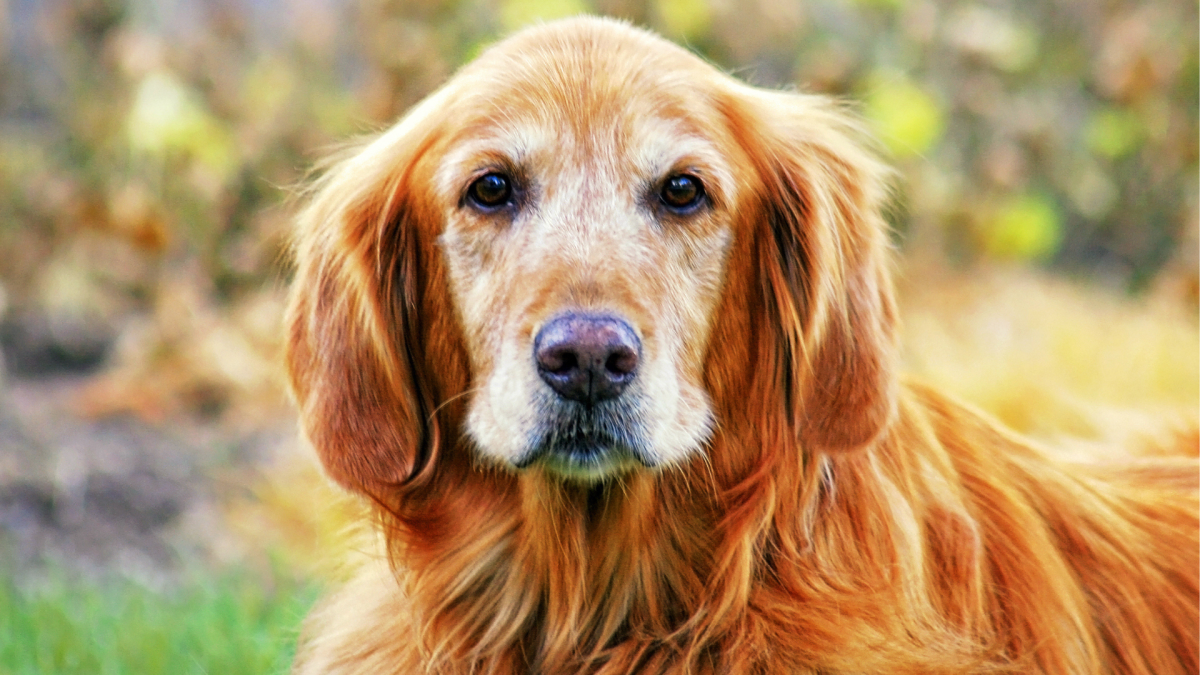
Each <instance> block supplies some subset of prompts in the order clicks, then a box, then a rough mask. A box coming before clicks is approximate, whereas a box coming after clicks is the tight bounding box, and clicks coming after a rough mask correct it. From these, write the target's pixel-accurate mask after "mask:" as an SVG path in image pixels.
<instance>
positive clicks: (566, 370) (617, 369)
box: [533, 314, 642, 405]
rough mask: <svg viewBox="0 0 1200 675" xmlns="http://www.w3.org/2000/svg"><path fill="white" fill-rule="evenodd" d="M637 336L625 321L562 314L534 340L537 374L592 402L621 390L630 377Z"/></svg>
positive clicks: (561, 390) (634, 369)
mask: <svg viewBox="0 0 1200 675" xmlns="http://www.w3.org/2000/svg"><path fill="white" fill-rule="evenodd" d="M641 352H642V342H641V340H639V339H638V336H637V334H636V333H634V332H633V329H632V328H630V327H629V324H627V323H625V322H624V321H622V320H620V319H617V318H614V317H610V316H594V315H587V314H564V315H562V316H559V317H556V318H554V319H551V320H550V322H548V323H547V324H546V325H544V326H542V329H541V330H540V331H538V334H537V337H535V338H534V340H533V356H534V359H535V360H536V361H537V368H538V375H541V376H542V379H543V380H545V381H546V384H548V385H550V387H551V388H553V389H554V391H556V392H558V395H559V396H562V397H563V398H568V399H571V400H572V401H579V402H580V403H586V404H588V405H592V404H595V403H599V402H600V401H606V400H608V399H613V398H616V397H618V396H620V395H621V392H622V391H624V390H625V387H626V385H628V384H629V383H630V382H632V381H633V378H634V376H635V374H636V372H637V367H638V361H639V360H640V356H641Z"/></svg>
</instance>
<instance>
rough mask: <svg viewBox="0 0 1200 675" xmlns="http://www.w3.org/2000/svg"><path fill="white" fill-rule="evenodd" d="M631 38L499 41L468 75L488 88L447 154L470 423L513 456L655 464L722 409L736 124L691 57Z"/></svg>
mask: <svg viewBox="0 0 1200 675" xmlns="http://www.w3.org/2000/svg"><path fill="white" fill-rule="evenodd" d="M622 46H623V45H622ZM622 46H618V48H617V49H612V50H610V51H607V52H605V53H596V54H588V55H585V56H584V57H583V58H580V57H581V55H579V54H577V53H573V52H572V51H570V50H571V49H573V48H574V46H572V45H565V44H564V45H561V50H562V51H560V52H557V53H556V52H555V45H553V44H551V45H542V46H540V47H539V48H538V49H537V50H536V51H533V52H532V53H530V52H529V51H528V50H522V49H521V48H520V45H504V47H507V49H503V48H502V50H501V51H499V52H498V53H493V54H489V55H488V57H486V58H485V59H484V60H482V61H481V62H479V63H477V64H475V66H474V68H473V69H472V70H470V71H468V72H467V73H464V76H469V77H470V78H471V79H473V80H475V81H477V82H480V83H481V86H480V87H479V89H477V90H475V91H472V92H471V99H472V100H473V101H475V103H473V104H472V105H470V106H469V112H468V113H467V114H466V115H464V116H463V117H461V118H459V119H457V120H456V124H458V125H461V126H460V131H459V132H458V133H456V134H453V135H452V136H451V138H450V139H449V140H448V142H447V145H446V149H445V151H444V152H443V154H442V160H441V162H440V163H438V165H437V169H436V178H435V180H434V184H435V186H436V190H437V201H438V204H439V207H440V209H441V212H442V213H443V214H444V219H445V227H444V230H443V232H442V233H441V235H440V238H439V243H440V248H441V250H442V252H443V253H444V255H445V260H446V264H447V267H448V271H449V277H450V279H451V290H452V293H451V297H452V298H453V302H454V304H455V309H456V310H457V313H458V317H459V320H460V321H461V323H462V327H463V333H464V335H465V339H466V342H467V352H468V353H469V354H470V355H471V361H472V362H471V368H472V376H473V382H472V388H473V391H472V393H471V396H470V403H469V412H468V416H467V424H466V426H467V431H468V432H469V434H470V437H471V438H472V439H473V440H474V442H475V445H476V446H477V448H478V450H479V452H480V453H482V454H483V455H484V456H485V457H488V458H492V459H495V460H499V461H500V462H502V463H505V464H508V465H511V466H515V467H525V466H527V465H530V464H533V463H541V464H543V465H544V466H546V467H547V468H550V469H552V470H554V471H558V472H561V473H563V474H566V475H569V476H574V477H582V478H598V477H602V476H605V475H607V474H610V473H612V472H615V471H620V470H622V469H624V468H626V467H629V466H637V465H644V466H646V467H657V466H661V465H664V464H669V463H672V462H676V461H678V460H679V459H680V458H682V457H684V456H686V455H687V454H688V453H691V452H694V451H695V450H696V449H697V448H699V447H700V446H701V445H702V444H703V443H704V442H705V440H706V439H707V437H708V435H709V433H710V429H711V426H712V420H713V415H712V411H711V410H710V406H709V402H708V399H707V395H706V393H705V390H704V386H703V381H702V372H703V364H704V357H705V353H706V346H707V342H708V335H709V327H710V325H711V322H712V314H713V311H714V307H715V306H716V304H717V300H718V297H719V294H720V291H721V288H722V281H723V274H724V266H725V261H726V258H727V254H728V252H729V249H730V246H731V244H732V241H733V237H734V232H733V222H732V213H733V212H734V211H736V209H737V203H738V199H739V194H738V185H737V182H736V181H735V179H734V174H733V166H732V165H731V157H730V156H729V153H728V151H727V150H726V149H727V148H728V147H729V145H730V139H729V138H728V136H727V134H726V133H725V132H724V130H723V129H722V128H721V127H720V126H719V125H716V124H714V122H713V120H712V119H711V114H709V115H706V114H705V113H706V112H707V111H708V108H707V107H706V101H705V99H706V94H708V92H706V91H705V90H704V87H703V82H702V81H701V82H699V83H698V82H697V81H696V80H695V78H691V79H690V80H689V79H687V78H680V77H679V76H680V74H681V73H683V72H688V71H690V70H693V69H694V68H695V64H694V62H692V61H691V58H690V57H687V58H684V59H680V58H678V57H680V56H686V55H683V54H676V53H674V52H668V53H666V54H663V55H661V56H660V57H659V58H658V59H656V60H654V61H651V62H649V63H647V62H644V61H642V62H635V61H634V60H633V57H634V56H635V54H631V53H630V52H629V51H628V50H625V49H621V48H620V47H622ZM681 61H682V63H681ZM550 64H560V65H561V67H560V68H557V69H555V68H553V67H550ZM481 102H482V103H486V105H480V104H479V103H481Z"/></svg>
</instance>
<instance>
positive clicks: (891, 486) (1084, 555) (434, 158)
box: [286, 18, 1200, 675]
mask: <svg viewBox="0 0 1200 675" xmlns="http://www.w3.org/2000/svg"><path fill="white" fill-rule="evenodd" d="M870 147H871V144H870V141H869V140H867V135H866V134H864V133H863V131H862V130H861V129H860V125H859V124H858V123H857V122H855V121H854V119H853V116H852V115H849V114H847V113H846V112H845V111H843V110H841V109H840V108H839V107H838V106H837V105H835V104H833V103H831V102H830V101H828V100H825V99H824V98H821V97H817V96H811V95H804V94H799V93H789V92H777V91H767V90H762V89H758V88H754V87H751V86H748V85H745V84H742V83H740V82H738V81H736V80H734V79H733V78H731V77H728V76H726V75H724V74H722V73H720V72H718V71H717V70H716V69H715V68H713V67H712V66H710V65H708V64H706V63H705V62H703V61H702V60H701V59H699V58H697V57H695V56H693V55H692V54H690V53H688V52H687V51H685V50H684V49H682V48H679V47H677V46H675V45H672V44H670V43H669V42H667V41H664V40H662V39H661V38H658V37H656V36H653V35H652V34H650V33H647V32H644V31H642V30H640V29H636V28H633V27H631V26H629V25H627V24H623V23H620V22H616V21H612V20H606V19H593V18H582V19H571V20H566V21H562V22H554V23H549V24H545V25H541V26H538V27H534V28H530V29H527V30H525V31H524V32H520V33H517V34H516V35H514V36H512V37H510V38H508V39H506V40H504V41H502V42H500V43H498V44H497V45H495V46H493V47H491V48H490V49H488V50H487V51H486V52H484V53H483V55H482V56H480V57H479V58H478V59H477V60H475V61H474V62H472V63H470V64H468V65H467V66H465V67H463V68H462V69H461V71H459V72H458V73H457V74H456V75H455V76H454V77H453V78H452V79H451V80H450V81H449V82H448V83H447V84H446V85H445V86H444V87H443V88H441V89H440V90H439V91H437V92H435V93H434V94H432V95H430V96H429V97H428V98H426V99H425V100H424V101H423V102H421V103H419V104H418V105H417V106H415V107H414V108H413V109H412V110H411V111H409V112H408V113H407V115H406V116H404V117H403V118H402V119H401V120H400V121H399V122H398V123H397V124H396V125H395V126H394V127H392V128H391V129H390V130H388V131H386V132H384V133H382V134H381V135H379V136H377V137H375V138H373V139H370V140H369V141H367V142H365V143H363V144H361V145H359V146H357V147H355V148H353V149H351V150H349V151H347V152H346V153H344V154H343V155H342V156H340V157H339V158H337V159H335V160H334V161H333V162H332V163H331V164H330V165H329V167H328V168H327V169H326V170H325V171H324V173H323V174H322V176H321V177H320V178H318V179H317V180H316V181H315V182H314V184H313V186H312V187H311V189H310V191H309V192H307V193H306V195H305V196H304V197H303V198H304V200H305V205H304V207H303V210H302V213H301V214H300V215H299V218H298V226H297V230H296V236H295V259H296V271H295V281H294V285H293V288H292V292H291V296H290V304H289V310H288V314H287V318H286V323H287V343H288V353H287V366H288V369H289V373H290V382H291V386H292V390H293V394H294V397H295V400H296V402H297V405H298V408H299V411H300V416H301V420H302V425H303V428H304V431H305V434H306V436H307V438H308V439H309V440H310V441H311V443H312V445H313V446H314V447H315V450H316V451H317V453H318V455H319V457H320V459H321V462H322V464H323V467H324V469H325V471H326V472H327V473H328V475H329V476H330V477H331V478H332V479H333V480H334V481H336V482H337V483H339V484H340V485H342V486H344V487H345V488H346V489H348V490H350V491H352V492H354V493H357V494H359V495H363V496H365V498H366V499H367V501H368V503H369V504H370V505H371V508H372V509H373V511H374V513H375V514H376V516H377V521H378V526H379V531H380V532H381V533H382V540H383V541H384V542H385V543H386V550H387V556H386V560H381V561H378V562H376V563H374V564H370V565H368V566H367V567H366V568H365V569H364V570H363V571H361V572H360V573H358V575H357V576H356V577H355V578H354V579H353V580H352V581H350V582H349V583H348V584H347V585H346V586H345V587H344V588H343V589H341V590H340V591H337V592H335V593H334V594H333V595H331V596H330V597H329V598H327V599H326V600H324V601H323V602H322V603H320V604H319V606H318V607H317V608H316V609H315V610H314V611H313V613H312V614H311V615H310V617H309V619H308V620H307V622H306V625H305V628H304V635H303V637H302V639H301V644H300V646H299V647H298V655H297V659H296V663H295V666H294V668H295V672H297V673H302V674H310V673H373V674H383V673H439V674H441V673H481V674H482V673H496V674H500V673H541V674H546V675H552V674H560V673H562V674H565V673H593V674H617V673H696V674H717V673H720V674H745V675H750V674H755V675H768V674H775V673H793V674H803V673H809V674H816V673H828V674H832V673H922V674H927V673H992V672H1020V673H1073V674H1075V673H1095V674H1099V673H1146V674H1155V675H1164V674H1168V673H1195V672H1197V652H1198V645H1197V634H1198V632H1200V628H1198V618H1197V605H1198V599H1200V595H1198V579H1197V576H1198V573H1200V541H1198V537H1197V533H1198V522H1197V521H1198V509H1200V505H1198V502H1197V477H1198V468H1197V462H1196V455H1197V447H1196V445H1197V443H1196V433H1195V431H1194V430H1193V431H1185V432H1182V433H1180V434H1179V435H1178V438H1177V439H1176V440H1175V441H1173V442H1172V443H1170V444H1167V445H1164V446H1163V447H1159V448H1155V449H1154V450H1153V451H1152V452H1147V453H1142V454H1140V455H1139V454H1130V455H1129V456H1128V458H1126V459H1122V460H1120V461H1113V460H1106V461H1103V462H1101V461H1097V462H1093V463H1090V464H1089V463H1080V462H1078V461H1073V460H1069V459H1066V458H1063V457H1059V456H1057V455H1056V454H1055V452H1054V451H1053V450H1052V449H1048V448H1043V447H1041V446H1039V445H1038V444H1036V443H1034V442H1032V441H1030V440H1027V439H1025V438H1022V437H1020V436H1019V435H1017V434H1015V433H1013V432H1010V431H1008V430H1006V429H1005V428H1003V427H1002V426H1001V425H1000V424H999V423H997V422H995V421H993V420H991V419H989V418H988V417H987V416H986V415H984V414H983V413H981V412H977V411H975V410H973V409H971V408H970V407H968V406H966V405H964V404H961V403H959V402H956V401H955V400H953V399H951V398H950V397H948V396H946V395H943V394H941V393H939V392H938V391H936V390H933V389H931V388H929V387H925V386H922V385H920V384H917V383H913V382H909V381H907V380H905V379H903V378H902V377H901V376H900V374H899V373H898V372H897V353H896V352H897V348H896V341H897V337H896V335H897V317H896V309H895V302H894V299H893V291H892V285H891V280H890V271H889V265H890V256H891V253H890V244H889V232H888V228H887V225H886V223H885V220H884V218H883V216H882V212H883V208H884V206H885V203H886V201H887V199H888V188H887V185H888V182H889V171H888V169H887V167H886V166H885V165H884V164H883V163H882V162H881V161H880V160H879V159H877V157H876V155H875V153H874V152H873V151H871V150H870V149H869V148H870Z"/></svg>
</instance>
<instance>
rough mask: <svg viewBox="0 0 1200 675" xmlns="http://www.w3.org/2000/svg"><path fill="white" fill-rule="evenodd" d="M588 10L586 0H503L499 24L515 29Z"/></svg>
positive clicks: (505, 28) (583, 12)
mask: <svg viewBox="0 0 1200 675" xmlns="http://www.w3.org/2000/svg"><path fill="white" fill-rule="evenodd" d="M589 10H590V7H589V6H588V2H587V0H504V2H503V3H502V4H501V5H500V25H501V26H502V27H503V28H504V30H506V31H511V30H516V29H517V28H521V27H524V26H527V25H529V24H531V23H534V22H537V21H550V20H553V19H561V18H564V17H568V16H574V15H576V14H585V13H587V12H588V11H589Z"/></svg>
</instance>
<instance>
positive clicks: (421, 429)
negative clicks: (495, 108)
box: [286, 101, 455, 499]
mask: <svg viewBox="0 0 1200 675" xmlns="http://www.w3.org/2000/svg"><path fill="white" fill-rule="evenodd" d="M427 103H428V101H427ZM435 107H436V105H423V106H420V107H419V108H418V109H417V110H415V111H414V112H413V113H411V114H410V115H409V117H408V118H406V119H405V120H404V121H403V122H401V123H400V124H399V125H397V126H396V127H394V128H393V129H392V130H391V131H389V132H387V133H385V134H384V135H382V136H380V137H378V138H377V139H375V140H374V141H372V142H371V143H369V144H367V145H365V146H363V147H361V148H359V149H356V150H355V151H354V152H353V153H352V154H350V155H349V156H348V157H347V158H345V159H343V160H341V161H339V162H337V163H335V164H334V165H333V167H332V168H331V169H330V170H328V171H327V172H326V173H325V175H324V176H323V177H322V178H321V179H319V180H318V181H317V183H316V184H315V185H314V186H313V188H312V189H311V191H310V193H309V196H308V200H309V202H308V204H307V206H306V208H305V209H304V210H303V212H302V213H301V215H300V216H299V219H298V223H297V230H296V235H295V256H296V264H297V269H296V278H295V281H294V282H293V286H292V290H291V298H290V302H289V307H288V314H287V319H286V321H287V328H288V335H287V367H288V373H289V377H290V380H291V385H292V391H293V393H294V396H295V398H296V401H297V404H298V406H299V408H300V416H301V420H302V423H303V425H304V428H305V431H306V433H307V435H308V437H309V439H310V441H311V442H312V443H313V445H314V446H315V448H316V450H317V453H318V455H319V456H320V458H321V461H322V463H323V464H324V466H325V469H326V471H327V472H328V473H329V475H330V476H331V477H332V478H334V479H335V480H336V481H337V482H339V483H340V484H342V485H343V486H345V487H347V488H349V489H351V490H354V491H359V492H363V493H366V494H368V495H370V496H372V497H374V498H376V499H383V498H384V497H385V496H395V495H396V494H397V490H400V491H405V490H408V489H410V488H413V487H415V486H418V485H420V484H422V483H423V482H425V481H426V480H427V478H428V474H429V473H430V470H431V467H432V466H433V464H434V462H435V460H436V459H437V455H438V453H439V446H440V444H441V433H440V428H441V425H440V424H439V420H438V417H437V415H435V411H436V406H437V402H438V401H441V400H445V395H446V392H445V391H442V390H443V389H445V388H446V383H445V378H443V379H442V380H441V381H439V380H438V379H437V378H436V377H435V373H434V372H431V370H432V369H431V368H430V364H431V363H432V361H431V359H434V358H436V357H437V356H438V355H435V354H430V353H429V352H430V347H429V343H430V339H429V338H430V335H431V334H432V333H433V332H435V331H438V330H442V331H446V330H447V327H446V326H439V325H436V324H437V323H438V322H439V319H438V318H437V317H438V316H439V314H440V315H442V316H443V319H441V321H445V318H444V315H445V314H446V313H447V312H446V310H445V307H448V305H446V304H442V306H441V307H440V308H439V307H437V306H436V305H437V304H439V303H441V302H444V301H445V298H435V297H431V295H436V292H437V289H436V288H435V287H436V285H437V284H438V282H439V281H440V279H438V277H439V276H440V273H439V272H438V270H439V269H440V261H439V260H438V259H437V258H436V254H435V252H434V250H433V244H432V239H433V237H434V236H435V234H436V231H435V230H436V227H437V219H438V218H439V216H438V214H437V212H436V210H435V209H434V208H433V207H432V205H431V204H430V203H429V200H428V199H423V198H422V195H421V194H420V193H419V192H418V188H419V183H420V181H418V180H417V179H416V176H417V175H419V174H420V173H421V171H420V168H419V164H420V158H421V157H422V156H423V154H424V151H425V149H426V148H427V147H428V146H429V144H430V143H432V142H433V134H432V133H431V132H430V131H428V127H429V125H428V124H426V123H425V122H424V118H425V117H427V116H428V115H427V114H422V113H423V111H429V110H431V109H433V108H435ZM439 309H440V310H441V311H440V312H439ZM441 349H442V351H445V350H446V349H452V348H451V347H447V346H443V347H442V348H441ZM441 356H445V355H444V354H443V355H441ZM446 360H448V361H454V360H455V359H454V358H453V357H452V356H450V357H446ZM453 366H454V364H453V363H449V364H446V369H447V370H449V371H453V370H454V368H453Z"/></svg>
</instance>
